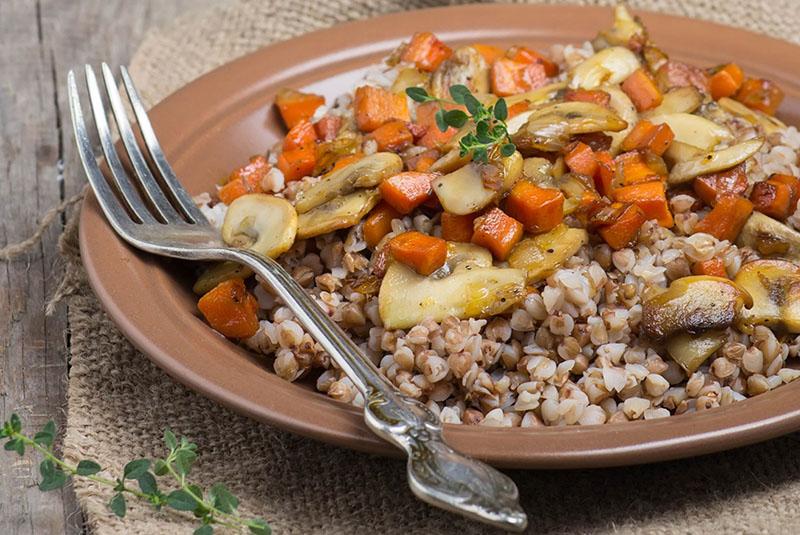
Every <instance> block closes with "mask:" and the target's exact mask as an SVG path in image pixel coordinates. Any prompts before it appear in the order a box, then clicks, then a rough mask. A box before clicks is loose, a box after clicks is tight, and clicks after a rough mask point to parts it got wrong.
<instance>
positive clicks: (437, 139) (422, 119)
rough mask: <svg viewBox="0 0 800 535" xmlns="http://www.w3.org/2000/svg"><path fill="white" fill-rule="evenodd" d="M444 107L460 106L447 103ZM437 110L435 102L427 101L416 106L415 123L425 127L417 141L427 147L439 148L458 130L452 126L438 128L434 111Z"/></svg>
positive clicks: (437, 106) (456, 107)
mask: <svg viewBox="0 0 800 535" xmlns="http://www.w3.org/2000/svg"><path fill="white" fill-rule="evenodd" d="M444 107H445V109H446V110H448V111H449V110H451V109H459V108H461V107H460V106H454V105H449V104H445V106H444ZM438 110H439V105H438V104H437V103H436V102H427V103H425V104H421V105H419V106H417V124H418V125H420V126H423V127H425V134H424V135H423V136H422V137H421V138H420V139H419V141H418V142H417V144H418V145H422V146H423V147H428V148H429V149H434V148H440V147H442V146H443V145H445V144H446V143H447V142H448V141H450V139H451V138H452V137H453V136H454V135H456V132H458V129H456V128H453V127H452V126H451V127H448V128H447V130H445V131H444V132H442V131H441V130H439V127H438V126H437V125H436V112H437V111H438Z"/></svg>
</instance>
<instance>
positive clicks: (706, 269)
mask: <svg viewBox="0 0 800 535" xmlns="http://www.w3.org/2000/svg"><path fill="white" fill-rule="evenodd" d="M692 273H693V274H695V275H709V276H711V277H722V278H724V279H727V278H728V272H727V271H726V270H725V262H723V261H722V259H720V258H717V257H714V258H709V259H708V260H702V261H700V262H695V263H694V265H692Z"/></svg>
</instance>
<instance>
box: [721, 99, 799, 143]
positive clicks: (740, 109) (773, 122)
mask: <svg viewBox="0 0 800 535" xmlns="http://www.w3.org/2000/svg"><path fill="white" fill-rule="evenodd" d="M717 104H719V105H720V107H721V108H722V109H724V110H725V111H727V112H728V113H732V114H734V115H738V116H739V117H741V118H742V119H744V120H746V121H747V122H749V123H750V124H753V125H758V126H761V127H762V128H763V129H764V133H765V134H767V135H770V134H775V133H777V132H783V131H784V130H786V128H787V126H786V123H784V122H783V121H780V120H778V119H776V118H775V117H772V116H771V115H767V114H766V113H763V112H760V111H758V110H754V109H752V108H748V107H747V106H745V105H744V104H742V103H741V102H739V101H738V100H733V99H732V98H728V97H723V98H721V99H719V100H718V101H717Z"/></svg>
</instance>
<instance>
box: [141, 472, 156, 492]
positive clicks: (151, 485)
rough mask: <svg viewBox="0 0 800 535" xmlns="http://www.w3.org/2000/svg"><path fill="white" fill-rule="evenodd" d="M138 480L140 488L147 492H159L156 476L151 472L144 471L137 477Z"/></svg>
mask: <svg viewBox="0 0 800 535" xmlns="http://www.w3.org/2000/svg"><path fill="white" fill-rule="evenodd" d="M136 482H137V483H139V489H140V490H141V491H142V492H144V493H145V494H155V493H157V492H158V483H156V478H155V477H153V474H151V473H150V472H144V473H143V474H142V475H140V476H139V477H137V478H136Z"/></svg>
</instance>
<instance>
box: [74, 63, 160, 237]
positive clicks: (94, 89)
mask: <svg viewBox="0 0 800 535" xmlns="http://www.w3.org/2000/svg"><path fill="white" fill-rule="evenodd" d="M85 70H86V86H87V87H88V89H89V102H90V103H91V105H92V115H94V123H95V126H96V127H97V133H98V135H99V137H100V146H101V147H102V148H103V154H104V155H105V157H106V162H107V163H108V167H109V169H111V175H112V176H113V177H114V181H115V182H116V185H117V187H118V188H119V192H120V194H121V196H122V200H123V201H124V202H125V204H126V205H127V206H128V208H130V210H131V212H133V214H134V215H135V216H136V217H137V218H138V219H139V221H140V222H142V223H156V219H155V218H154V217H153V215H152V214H151V213H150V210H149V209H148V208H147V206H146V205H145V204H144V202H143V201H142V199H141V198H140V197H139V193H138V192H137V191H136V188H135V187H134V186H133V184H132V183H131V181H130V179H129V178H128V173H127V172H126V171H125V168H124V167H123V166H122V162H121V161H120V159H119V155H118V154H117V149H115V148H114V141H113V140H112V138H111V131H110V130H109V128H108V120H107V119H106V108H105V106H104V105H103V98H102V97H101V96H100V88H99V87H98V85H97V78H95V75H94V71H93V70H92V68H91V67H90V66H89V65H86V68H85Z"/></svg>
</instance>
